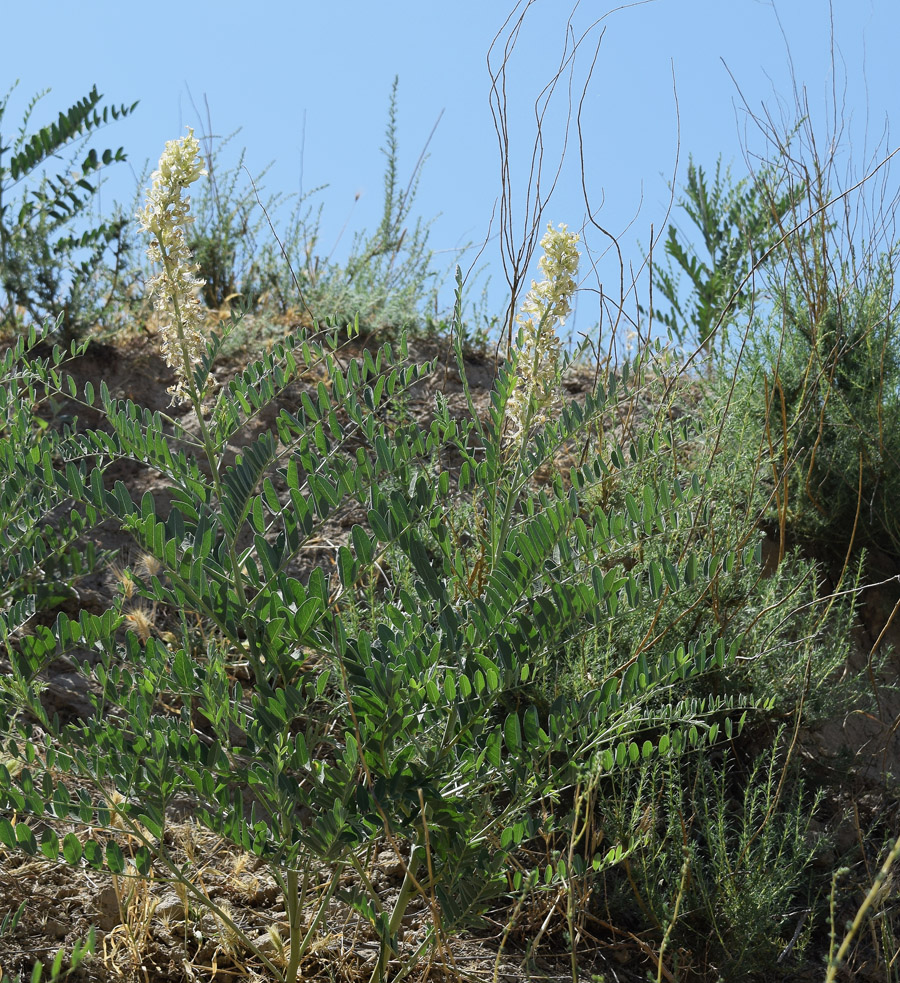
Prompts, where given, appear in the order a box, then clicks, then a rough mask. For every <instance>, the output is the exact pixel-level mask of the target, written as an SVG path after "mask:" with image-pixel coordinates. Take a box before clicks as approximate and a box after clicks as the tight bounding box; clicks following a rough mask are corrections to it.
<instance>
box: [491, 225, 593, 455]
mask: <svg viewBox="0 0 900 983" xmlns="http://www.w3.org/2000/svg"><path fill="white" fill-rule="evenodd" d="M580 240H581V237H580V236H579V235H578V234H577V233H575V232H569V231H568V227H567V226H566V225H564V224H561V225H560V226H559V229H558V230H555V229H554V228H553V226H552V225H548V226H547V232H546V234H545V235H544V238H543V239H541V247H542V248H543V250H544V255H543V256H542V257H541V259H540V262H539V266H540V269H541V273H543V274H544V279H543V280H541V282H540V283H537V282H536V281H534V280H532V282H531V290H530V291H529V292H528V296H527V297H526V298H525V302H524V303H523V304H522V310H521V312H520V313H519V314H518V315H517V316H516V321H517V322H518V324H519V325H520V326H521V333H522V342H521V345H520V347H519V352H518V361H517V363H516V364H517V368H518V372H519V381H518V384H517V386H516V388H515V390H513V392H512V394H511V395H510V397H509V401H508V402H507V404H506V413H507V419H508V420H509V421H510V424H511V428H510V437H511V439H513V440H516V439H518V438H519V437H520V436H521V435H522V434H523V432H524V430H525V429H526V428H527V427H529V426H531V425H533V424H541V423H546V422H547V421H548V419H549V415H548V412H549V410H550V409H551V408H552V407H553V406H554V404H556V403H557V402H558V401H559V399H560V393H559V371H560V347H559V338H558V336H557V334H556V325H557V322H558V323H559V324H560V325H562V324H564V323H565V319H566V317H568V315H569V311H570V310H571V305H570V301H571V299H572V295H573V294H574V293H575V276H576V274H577V273H578V259H579V256H580V253H579V252H578V250H577V249H576V248H575V247H576V245H577V244H578V242H580Z"/></svg>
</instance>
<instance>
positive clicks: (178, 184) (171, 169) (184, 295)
mask: <svg viewBox="0 0 900 983" xmlns="http://www.w3.org/2000/svg"><path fill="white" fill-rule="evenodd" d="M205 173H206V171H204V170H203V169H202V167H201V165H200V144H199V142H198V140H197V139H196V137H195V136H194V131H193V130H192V129H191V128H190V127H188V135H187V136H186V137H182V138H181V139H180V140H169V141H168V142H167V143H166V149H165V151H164V152H163V155H162V157H160V159H159V170H156V171H154V172H153V177H152V180H153V185H152V187H151V188H150V190H149V191H148V192H147V206H146V208H144V209H142V210H141V211H140V212H138V219H139V220H140V223H141V226H142V227H143V228H144V229H145V230H146V231H147V232H149V233H150V234H151V235H152V236H153V239H152V241H151V243H150V248H149V249H148V250H147V255H148V256H149V257H150V259H151V260H152V262H153V263H155V264H159V266H160V267H161V270H160V272H159V273H157V274H156V276H154V277H151V278H150V279H149V280H148V281H147V287H148V288H149V289H150V292H151V294H152V296H153V306H154V308H155V310H156V312H157V314H158V315H159V331H160V337H161V344H160V348H161V351H162V354H163V357H164V358H165V360H166V363H167V364H168V365H169V366H170V367H171V368H173V369H175V372H176V377H177V381H176V384H175V385H174V386H171V387H170V388H169V392H170V393H171V394H172V402H173V403H178V402H184V401H185V400H186V399H187V398H188V395H189V390H188V380H189V378H190V373H191V372H192V371H193V368H194V366H195V365H197V364H198V363H199V362H200V359H201V356H202V355H203V352H204V351H205V350H206V338H205V337H204V335H203V333H202V331H201V325H202V322H203V318H204V314H205V312H204V310H203V308H202V307H201V306H200V301H199V300H198V298H197V291H198V290H199V289H200V287H202V286H203V280H201V279H200V278H199V277H197V276H196V273H197V269H198V266H197V264H196V263H195V262H194V257H193V256H192V254H191V251H190V250H189V249H188V246H187V238H186V236H187V228H188V226H189V225H190V224H191V223H192V222H193V221H194V218H193V216H192V215H190V214H189V213H190V207H191V200H190V198H187V197H186V198H184V199H182V197H181V194H182V191H183V190H184V189H185V188H186V187H188V185H190V184H192V183H193V182H194V181H196V180H197V178H198V177H200V175H201V174H205Z"/></svg>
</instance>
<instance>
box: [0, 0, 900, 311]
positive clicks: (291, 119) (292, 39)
mask: <svg viewBox="0 0 900 983" xmlns="http://www.w3.org/2000/svg"><path fill="white" fill-rule="evenodd" d="M513 3H514V0H508V2H503V0H454V2H453V3H436V2H433V0H417V2H407V0H380V2H378V3H364V2H362V0H331V2H330V3H327V4H326V3H322V2H321V0H317V2H315V3H311V2H307V0H294V2H278V0H257V2H255V3H252V4H251V3H247V2H246V0H242V2H235V0H218V2H216V3H212V2H202V3H200V2H191V0H181V2H177V3H176V2H172V0H156V2H155V3H153V4H137V3H128V2H125V3H123V2H121V0H116V2H106V0H104V2H96V0H95V2H91V0H85V2H84V3H82V4H78V5H76V4H69V3H62V2H61V0H52V2H51V0H45V2H37V3H34V4H29V5H26V4H24V3H11V2H10V0H4V3H3V8H4V9H3V18H2V23H3V31H4V40H5V44H4V54H3V62H2V69H0V87H2V90H3V91H5V90H6V89H8V88H9V86H10V85H11V84H12V83H13V82H14V81H15V80H16V79H18V80H20V84H19V87H18V89H17V90H16V93H15V94H14V96H13V99H12V100H11V103H10V107H9V110H8V113H7V117H6V119H5V121H4V134H3V136H4V138H5V139H8V137H9V136H10V135H11V134H12V131H13V130H14V129H15V128H16V127H17V126H18V125H19V122H20V120H21V111H22V110H23V109H24V107H25V105H26V103H27V101H28V99H29V98H30V97H31V96H32V95H33V94H34V93H36V92H37V91H39V90H42V89H45V88H50V89H51V90H52V91H51V93H50V95H49V96H48V97H47V98H46V99H45V100H44V101H43V103H42V104H41V105H40V106H39V107H38V109H37V111H36V113H35V117H34V121H35V123H40V124H43V123H44V122H47V121H49V120H50V119H51V118H53V117H54V116H55V114H56V113H57V111H58V110H59V109H61V108H63V107H64V106H68V105H70V104H71V103H72V101H74V100H75V99H77V98H79V97H81V96H82V95H84V94H85V93H86V92H87V91H88V90H89V89H90V87H91V86H92V85H93V84H95V83H96V85H97V86H98V88H99V90H100V91H101V92H102V93H104V94H105V96H106V97H107V99H106V101H107V102H110V103H116V104H118V103H122V102H129V103H130V102H132V101H134V100H136V99H138V100H140V105H139V106H138V108H137V110H136V111H135V113H134V115H133V116H132V117H131V118H129V119H128V120H125V121H122V122H120V123H116V124H115V125H114V126H113V127H111V128H110V129H108V130H107V131H105V132H104V133H103V134H102V135H101V137H100V139H99V140H98V141H97V145H98V146H106V145H112V146H119V145H122V146H123V147H124V148H125V150H126V151H127V152H128V154H129V158H130V163H129V165H126V166H122V165H120V166H119V167H118V168H116V169H114V171H117V173H116V174H115V176H114V177H112V176H111V178H110V180H109V182H108V183H107V185H106V186H105V187H104V189H103V196H104V198H103V201H104V205H106V204H107V203H111V202H112V200H113V199H118V200H120V201H122V202H130V201H131V199H132V196H133V195H134V193H135V190H136V181H137V177H138V175H139V174H140V173H141V171H142V170H143V168H144V165H145V163H148V162H149V163H150V164H151V166H155V162H156V160H157V159H158V157H159V154H160V151H161V149H162V147H163V144H164V142H165V141H166V140H168V139H172V138H174V137H177V136H180V135H182V134H183V133H184V127H185V125H186V124H191V125H193V126H194V127H195V128H196V129H197V131H198V133H200V132H205V131H206V129H207V126H206V119H205V115H204V116H203V117H202V118H198V115H197V113H196V112H195V109H194V107H193V105H192V102H193V104H195V105H196V106H197V107H199V108H200V109H201V111H203V112H204V113H205V110H203V107H204V100H206V102H208V105H209V111H210V116H211V121H212V130H213V132H214V133H215V134H218V135H220V136H222V135H227V134H230V133H232V132H233V131H234V130H237V129H239V128H240V129H241V132H240V134H239V135H238V136H237V137H236V138H235V139H234V140H233V141H232V144H231V145H230V151H229V152H227V153H226V154H225V158H224V161H223V163H226V164H227V163H229V162H233V161H234V159H236V155H237V151H238V150H239V149H240V148H242V147H246V163H247V165H248V167H249V169H250V170H251V171H252V172H253V173H254V174H256V173H258V172H260V171H261V170H262V169H263V168H264V167H265V166H266V165H268V164H269V163H270V162H274V163H273V165H272V167H271V169H270V170H269V171H268V173H267V175H266V177H265V180H264V186H265V190H266V191H267V192H269V193H272V192H284V193H289V192H294V191H297V190H299V189H300V188H301V186H302V188H303V189H304V190H306V191H308V190H310V189H312V188H314V187H316V186H318V185H322V184H328V185H329V187H328V188H327V189H326V190H325V191H323V192H321V193H319V194H318V195H316V196H315V197H314V198H313V199H311V201H312V202H314V203H321V204H322V205H323V216H322V226H321V233H322V238H321V242H322V248H323V251H325V250H330V249H331V248H332V247H333V246H335V244H336V246H335V252H334V255H335V257H336V258H340V257H341V256H342V255H343V251H344V250H345V249H346V248H347V247H348V246H349V244H350V241H351V238H352V232H353V231H354V230H357V229H361V228H369V229H371V228H373V227H374V226H376V225H377V222H378V218H379V215H380V208H381V204H382V197H381V190H382V175H383V163H384V158H383V156H382V155H381V154H380V152H379V148H380V146H381V145H382V144H383V137H384V130H385V124H386V119H387V106H388V98H389V94H390V90H391V84H392V81H393V78H394V76H395V75H397V76H399V80H400V81H399V141H400V166H401V178H402V180H403V183H404V184H405V180H406V178H407V177H408V176H409V174H410V173H411V171H412V169H413V167H414V166H415V163H416V161H417V159H418V157H419V154H420V153H421V151H422V149H423V147H424V145H425V143H426V140H427V139H428V136H429V133H430V132H431V130H432V128H433V127H434V125H435V123H436V121H437V120H438V118H439V117H440V122H439V124H438V126H437V129H436V130H435V132H434V136H433V138H432V140H431V143H430V145H429V147H428V152H429V155H430V156H429V159H428V161H427V162H426V164H425V167H424V171H423V174H422V179H421V183H420V186H419V194H418V198H417V202H416V208H415V214H416V215H419V216H422V217H423V218H425V219H431V218H435V222H434V224H433V226H432V231H431V238H430V245H431V247H432V248H433V249H434V250H435V251H436V252H437V257H436V265H437V266H439V267H441V266H446V265H449V264H450V263H451V262H452V259H453V250H454V249H455V248H456V247H458V246H459V245H461V244H463V243H465V242H467V241H473V242H477V243H479V244H480V243H481V242H482V240H484V238H485V236H486V235H487V234H488V229H489V223H490V219H491V213H492V210H493V208H494V205H495V202H496V200H497V196H498V194H499V191H500V182H499V174H500V171H499V151H498V145H497V138H496V134H495V132H494V126H493V121H492V118H491V113H490V105H489V92H490V80H489V76H488V71H487V65H486V60H485V59H486V55H487V51H488V48H489V46H490V44H491V41H492V39H493V38H494V36H495V35H496V34H497V32H498V31H499V30H501V28H502V27H503V24H504V21H505V20H506V18H507V16H508V15H509V14H510V12H511V10H512V9H513ZM524 6H525V4H523V3H520V4H519V7H518V8H517V9H518V10H519V11H520V12H521V10H522V9H523V7H524ZM570 10H571V5H570V3H569V0H535V2H533V3H532V4H531V6H530V7H529V9H528V11H527V14H526V17H525V20H524V25H523V29H522V32H521V35H520V37H519V39H518V43H517V46H516V50H515V53H514V56H513V60H512V62H511V65H510V72H509V79H508V89H507V96H508V100H509V122H510V133H511V139H512V148H513V161H514V165H515V166H514V170H513V174H514V177H515V178H516V181H517V183H516V184H515V185H514V189H513V190H514V196H515V197H516V200H515V202H514V207H515V208H516V209H518V212H517V214H518V215H519V216H521V214H522V207H523V201H524V193H525V190H526V189H525V186H524V183H523V180H522V177H523V169H522V164H523V162H527V160H528V157H529V155H530V152H531V145H532V142H533V139H534V122H533V105H534V101H535V99H536V97H537V96H538V94H539V93H540V92H541V90H542V88H543V87H544V86H545V85H546V83H547V82H548V81H549V80H550V79H551V78H552V76H553V75H554V72H555V68H556V66H557V65H558V62H559V59H560V55H561V53H562V51H563V47H564V43H565V40H566V22H567V18H568V16H569V13H570ZM599 18H602V20H600V22H599V24H597V25H596V26H595V27H594V28H593V30H592V32H591V33H590V34H589V35H588V38H587V40H586V41H585V46H584V48H583V49H582V51H581V53H580V55H579V57H578V59H577V61H576V64H575V86H576V98H577V94H578V91H580V83H581V82H583V80H584V77H585V75H586V73H587V71H588V70H589V68H590V65H591V59H592V57H593V54H594V47H595V45H596V42H597V41H598V40H599V37H600V32H601V31H605V33H604V34H603V37H602V41H601V43H600V48H599V55H598V58H597V61H596V65H595V68H594V72H593V77H592V79H591V83H590V86H589V89H588V93H587V96H586V99H585V102H584V109H583V133H584V141H585V178H586V183H587V186H588V188H589V191H590V195H591V203H592V206H593V207H594V208H599V211H598V212H597V216H596V217H597V220H598V221H599V222H600V224H602V225H603V226H604V227H605V228H607V229H609V230H610V231H612V232H614V233H616V234H617V235H620V237H621V246H622V249H623V252H624V254H625V259H626V263H639V262H640V260H641V249H640V246H639V244H644V245H646V243H647V242H648V241H649V238H650V227H651V224H653V225H654V227H655V229H656V230H657V232H658V231H659V230H660V228H661V227H662V226H663V223H664V221H665V216H666V208H667V205H668V182H669V181H670V180H671V179H672V177H673V172H674V169H675V162H676V155H677V153H678V151H679V143H680V163H679V170H678V174H677V175H676V181H677V180H679V179H681V178H682V177H683V175H684V172H685V168H686V165H687V160H688V155H689V154H692V155H693V157H694V159H695V160H696V161H697V162H698V163H701V164H703V165H704V166H706V167H709V168H712V167H713V166H714V165H715V161H716V158H717V157H718V155H719V154H720V153H721V154H723V155H724V159H725V160H726V161H732V162H733V163H734V172H735V174H736V175H737V176H740V175H741V174H743V173H745V171H746V168H745V167H744V164H743V154H744V152H745V151H746V152H749V153H751V154H752V153H754V152H758V151H760V150H761V149H762V146H763V145H762V141H761V139H760V137H759V134H758V132H757V130H756V128H755V126H754V124H753V121H752V119H750V118H749V117H748V114H747V112H746V110H745V108H744V106H743V104H742V97H741V94H740V93H742V94H743V98H745V99H746V101H747V103H748V104H749V106H750V107H751V108H752V109H753V110H754V112H758V111H759V110H760V109H761V107H762V106H763V104H765V105H767V106H768V107H769V109H770V110H772V111H774V112H775V114H776V115H777V114H778V113H779V112H780V111H781V108H783V109H784V110H785V111H786V112H787V113H788V115H791V114H792V111H793V110H792V106H793V96H792V81H791V79H792V71H793V79H794V80H795V81H796V82H797V83H798V84H799V85H802V86H805V87H806V90H807V93H808V98H809V103H810V108H811V111H812V113H813V116H814V117H815V118H816V119H815V122H816V126H817V127H819V128H820V130H821V132H822V133H823V134H824V133H825V125H824V124H826V123H827V119H828V113H829V112H830V108H831V104H832V103H833V97H834V93H835V92H836V93H837V101H838V103H839V105H843V116H844V118H845V120H846V121H847V126H846V130H845V138H847V140H848V143H849V144H852V148H853V154H854V159H855V160H856V164H857V167H858V168H860V167H862V165H863V163H864V162H865V160H866V159H867V155H868V154H869V153H871V152H872V151H873V150H874V148H875V145H876V144H877V143H878V141H879V140H880V139H881V138H882V136H883V131H884V127H885V125H886V123H887V122H888V121H890V120H891V119H893V120H895V121H896V120H898V119H900V113H898V110H900V105H898V103H900V85H898V82H900V73H898V70H897V61H896V58H897V55H896V45H897V38H898V37H900V3H897V0H833V4H832V5H831V6H829V3H828V2H827V0H778V2H776V3H775V4H774V5H773V3H771V2H760V0H648V2H644V3H637V4H625V5H623V6H621V7H618V8H615V9H612V8H611V7H609V6H607V5H606V4H605V3H597V2H588V0H582V2H581V3H580V5H578V6H577V8H576V10H575V13H574V16H573V19H572V22H571V23H572V26H573V30H574V34H575V35H576V36H579V35H581V33H582V32H584V31H585V30H587V29H588V27H589V26H590V25H591V24H593V23H594V22H595V21H597V20H598V19H599ZM832 18H833V21H832ZM832 22H833V31H834V40H835V43H836V49H835V51H834V52H833V54H834V58H835V60H836V70H837V78H836V85H837V89H834V88H833V81H835V80H834V78H833V73H832V50H831V31H832ZM729 72H730V74H729ZM731 76H733V77H734V80H735V81H732V78H731ZM735 83H737V85H736V84H735ZM737 86H740V93H739V92H738V88H737ZM676 94H677V113H676ZM557 96H558V97H559V98H558V103H554V104H552V105H551V108H550V109H549V110H548V117H547V127H546V134H545V144H546V154H547V160H548V162H552V161H555V160H556V158H557V157H558V155H559V153H560V150H561V140H562V132H563V126H562V124H563V121H564V119H565V116H566V111H567V106H566V91H565V89H564V88H561V89H560V90H558V92H557ZM679 124H680V132H679ZM898 132H900V130H898ZM4 142H5V140H4ZM885 146H886V147H887V148H888V149H894V145H893V143H891V137H887V138H886V141H885ZM577 150H578V148H577V141H576V139H575V135H574V133H572V134H570V143H569V154H570V158H569V165H570V166H569V167H568V168H567V169H566V170H564V172H563V175H562V179H561V181H560V184H559V185H558V188H557V191H556V194H555V196H554V199H553V200H552V202H551V204H550V206H549V208H548V210H547V212H546V216H545V218H546V220H552V221H553V222H563V221H564V222H567V223H568V224H569V227H570V228H580V227H581V225H582V223H583V222H584V216H585V203H584V199H583V196H582V190H581V179H580V175H579V168H578V166H577V160H576V157H577ZM551 169H552V167H551ZM301 180H302V184H301ZM357 196H358V200H357ZM673 217H675V218H677V213H675V215H674V216H673ZM276 224H277V223H276ZM345 227H346V231H345V232H344V234H343V237H342V238H341V239H340V240H339V235H340V233H341V230H342V229H343V228H345ZM494 231H496V224H495V229H494ZM588 245H589V246H590V248H591V253H592V255H593V256H594V257H595V259H596V262H597V266H596V273H590V275H589V276H588V275H587V274H588V272H589V271H586V270H585V267H586V266H587V264H583V273H584V274H585V280H584V282H585V285H586V286H589V287H592V288H593V290H594V291H596V288H597V286H598V285H599V283H601V282H602V283H603V284H604V290H605V292H607V293H611V292H614V291H617V289H618V268H617V266H616V265H615V264H614V263H613V261H612V257H611V256H610V255H609V254H607V255H605V256H604V255H602V254H603V250H604V247H605V243H604V242H603V241H602V237H601V236H599V235H598V234H597V233H596V232H594V233H589V235H588ZM472 260H474V252H470V253H468V254H466V255H465V256H463V257H462V259H461V263H462V265H463V267H464V268H467V267H468V265H469V263H470V262H471V261H472ZM482 262H483V263H485V264H486V265H487V272H488V273H490V274H491V276H492V281H491V282H492V285H491V292H490V297H491V305H492V307H493V308H494V309H495V310H497V312H498V313H499V312H500V308H501V307H502V306H503V304H504V303H505V285H504V280H503V273H502V269H501V267H500V264H499V253H498V242H497V240H496V239H495V240H493V241H492V242H489V243H488V245H487V248H486V249H485V251H484V253H483V256H482ZM482 281H483V278H482ZM445 296H449V294H448V293H445ZM595 296H596V293H595V292H594V293H592V292H591V291H590V290H588V291H587V292H586V294H585V295H584V296H582V297H581V299H580V301H579V305H578V320H579V321H580V322H581V323H582V325H583V326H584V327H587V323H586V322H590V321H592V320H594V321H595V320H596V310H595V309H594V308H595V307H596V305H594V308H592V307H591V304H592V303H594V302H593V301H592V300H591V299H590V298H591V297H595ZM586 297H587V298H588V299H587V300H585V298H586Z"/></svg>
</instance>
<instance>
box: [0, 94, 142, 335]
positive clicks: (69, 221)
mask: <svg viewBox="0 0 900 983" xmlns="http://www.w3.org/2000/svg"><path fill="white" fill-rule="evenodd" d="M11 94H12V93H11V91H10V92H9V93H7V94H6V96H5V97H4V98H3V99H2V100H0V126H2V123H3V118H4V115H5V113H6V110H7V106H8V104H9V98H10V95H11ZM44 94H45V93H44ZM40 98H41V96H36V97H35V98H34V99H33V100H32V101H31V102H30V103H29V105H28V107H27V109H26V111H25V114H24V119H23V123H22V127H21V128H20V131H19V133H18V135H17V136H16V138H15V139H14V140H13V141H12V142H11V143H4V142H3V139H4V138H3V136H2V131H0V287H2V290H3V293H4V295H5V301H4V303H3V304H2V306H0V319H2V322H3V323H4V324H5V325H6V326H15V325H17V324H18V323H19V319H20V317H21V316H22V315H23V314H24V315H28V316H29V317H30V318H31V320H32V322H33V323H36V324H40V323H43V322H44V321H45V320H46V319H47V318H50V317H53V318H56V317H57V315H58V316H59V319H60V320H59V333H60V336H61V337H62V339H63V340H64V341H65V342H66V343H68V342H69V341H71V340H72V339H74V338H78V337H81V336H83V335H84V334H85V332H87V331H88V330H90V329H91V328H93V327H94V326H95V325H96V323H97V321H98V320H99V319H102V318H103V316H104V314H105V313H106V312H107V311H108V310H110V309H111V308H112V307H113V306H114V304H115V303H116V300H117V298H116V275H117V274H118V273H120V272H121V271H122V270H123V268H124V264H125V261H126V257H127V253H128V239H127V236H126V232H127V229H128V220H127V219H126V218H125V217H123V216H121V215H118V216H116V217H114V218H113V219H111V220H109V221H103V222H100V224H99V225H93V226H91V225H90V223H88V226H87V228H84V227H83V220H85V219H87V218H88V216H89V205H90V204H91V202H92V200H93V196H94V195H95V193H96V191H97V184H96V183H93V181H94V177H95V175H98V174H100V172H101V171H102V169H103V168H104V167H107V166H109V165H110V164H112V163H117V162H120V161H124V160H125V159H126V158H125V154H124V152H123V150H122V148H121V147H120V148H119V149H118V150H115V151H113V150H109V149H107V150H103V151H102V152H100V153H98V152H97V151H96V150H94V149H91V150H89V151H88V152H87V153H86V154H85V156H84V157H82V158H81V159H80V160H78V158H77V157H75V156H73V158H72V159H71V161H70V164H69V167H68V168H67V169H66V170H65V171H61V172H59V173H57V174H55V175H52V176H51V175H49V174H48V173H46V165H48V164H49V162H50V160H51V159H52V158H54V157H56V156H58V155H59V154H60V152H61V151H63V150H64V149H66V148H75V147H79V148H80V147H83V145H84V143H85V142H86V141H87V140H88V139H89V138H90V136H91V135H92V134H93V132H94V131H96V130H97V129H99V128H100V127H102V126H105V125H106V124H107V123H109V122H111V121H113V120H117V119H120V118H124V117H125V116H128V115H129V114H130V113H131V112H133V110H134V108H135V107H136V106H137V103H136V102H135V103H133V104H132V105H131V106H125V105H122V106H119V107H115V106H112V107H109V106H107V107H104V108H103V109H102V110H101V109H99V106H100V103H101V101H102V99H103V96H101V95H100V94H99V93H98V92H97V88H96V86H95V87H94V88H92V89H91V91H90V92H89V93H88V94H87V95H86V96H85V97H84V98H83V99H80V100H79V101H78V102H76V103H75V104H74V105H73V106H71V107H70V108H69V109H68V110H66V111H65V112H61V113H60V114H59V116H58V117H57V119H56V121H55V122H53V123H50V124H49V125H47V126H44V127H41V128H40V129H39V130H37V131H36V132H34V133H30V134H29V133H27V132H26V129H27V127H28V124H29V122H30V119H31V115H32V113H33V112H34V109H35V106H36V105H37V102H38V101H39V99H40ZM76 152H80V150H79V151H76ZM6 154H8V155H9V157H8V160H4V155H6ZM42 168H44V171H43V172H41V169H42ZM37 174H40V175H41V176H40V180H39V181H38V182H37V185H36V186H35V187H32V188H30V189H26V190H24V191H22V192H20V193H19V196H18V200H16V198H14V197H13V195H12V193H13V192H14V191H16V190H18V188H19V186H20V185H22V184H23V182H25V181H27V180H28V179H29V178H31V177H33V176H35V175H37ZM110 257H111V259H110ZM110 268H111V269H112V275H111V284H109V285H105V288H101V287H100V286H99V285H98V281H99V279H100V276H101V271H103V272H102V276H103V277H104V278H106V279H107V280H109V279H110V275H109V270H110Z"/></svg>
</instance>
